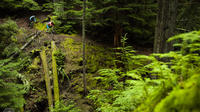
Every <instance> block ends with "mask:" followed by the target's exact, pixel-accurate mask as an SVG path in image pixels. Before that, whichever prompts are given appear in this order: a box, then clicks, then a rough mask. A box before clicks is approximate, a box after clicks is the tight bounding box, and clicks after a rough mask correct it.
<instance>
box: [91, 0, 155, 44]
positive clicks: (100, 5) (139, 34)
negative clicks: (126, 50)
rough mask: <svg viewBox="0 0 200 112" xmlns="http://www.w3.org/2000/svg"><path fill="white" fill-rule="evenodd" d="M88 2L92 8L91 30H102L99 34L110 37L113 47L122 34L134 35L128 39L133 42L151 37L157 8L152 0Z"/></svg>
mask: <svg viewBox="0 0 200 112" xmlns="http://www.w3.org/2000/svg"><path fill="white" fill-rule="evenodd" d="M89 2H91V3H92V8H93V11H92V12H91V13H92V15H93V16H92V18H91V22H90V24H91V26H92V29H95V28H96V29H95V30H96V31H97V30H98V31H101V30H102V32H101V33H104V34H105V35H106V36H107V37H108V36H111V35H112V37H113V39H112V40H113V43H114V46H119V45H120V38H121V35H122V34H123V33H129V34H130V35H134V37H131V38H132V39H131V38H130V39H131V40H134V41H135V39H136V38H141V40H144V38H146V39H148V38H149V37H152V36H153V33H152V32H153V31H154V29H153V27H154V23H155V22H154V20H155V19H154V18H155V15H156V13H155V9H156V7H157V5H156V4H155V3H154V0H148V1H147V0H144V1H141V0H132V1H128V0H103V1H100V0H92V1H90V0H89ZM97 28H98V29H97ZM105 31H106V33H105ZM91 33H93V32H91ZM110 34H111V35H110ZM98 35H99V34H98ZM110 40H111V39H110Z"/></svg>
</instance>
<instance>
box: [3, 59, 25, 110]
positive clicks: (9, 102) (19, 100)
mask: <svg viewBox="0 0 200 112" xmlns="http://www.w3.org/2000/svg"><path fill="white" fill-rule="evenodd" d="M10 61H11V60H10V59H6V60H0V91H1V93H0V108H1V109H4V108H15V109H16V110H19V109H20V108H22V107H23V105H24V103H25V101H24V98H23V94H24V93H25V89H24V85H23V84H20V83H19V82H18V81H19V79H21V78H22V76H21V74H19V73H18V70H19V69H18V66H19V65H20V63H16V62H15V63H13V62H10Z"/></svg>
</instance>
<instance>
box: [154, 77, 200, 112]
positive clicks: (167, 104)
mask: <svg viewBox="0 0 200 112" xmlns="http://www.w3.org/2000/svg"><path fill="white" fill-rule="evenodd" d="M199 89H200V76H199V75H194V76H192V77H191V78H190V79H188V80H187V81H186V82H185V83H183V84H181V85H180V86H179V87H178V88H175V89H174V90H173V91H172V92H171V93H170V94H169V96H167V97H166V98H165V99H163V100H162V101H161V102H160V103H159V104H158V105H157V106H156V108H155V110H154V112H197V111H198V112H199V111H200V102H199V100H200V91H199Z"/></svg>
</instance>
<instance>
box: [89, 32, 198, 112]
mask: <svg viewBox="0 0 200 112" xmlns="http://www.w3.org/2000/svg"><path fill="white" fill-rule="evenodd" d="M199 35H200V33H199V31H194V32H190V33H186V34H180V35H177V36H174V37H172V38H170V39H169V41H174V42H175V44H174V46H176V47H179V50H177V51H171V52H169V53H165V54H152V55H150V56H142V55H131V59H132V60H134V61H132V62H131V63H133V65H134V67H133V69H132V70H129V71H127V72H125V73H124V72H122V71H120V70H117V71H116V70H115V69H113V70H110V69H103V70H100V72H99V73H100V74H99V76H98V77H96V80H97V85H99V87H98V88H97V89H96V90H91V91H90V94H89V96H88V97H89V98H90V99H91V100H93V101H94V104H95V106H96V110H97V111H99V112H117V111H118V112H133V111H134V112H171V111H172V112H175V111H178V112H182V111H186V112H190V111H194V112H195V111H199V110H200V108H199V103H198V100H199V92H198V89H199V75H198V74H199V73H200V70H199V67H200V65H199V60H200V57H199V41H200V38H199ZM124 40H125V39H124ZM120 49H123V48H120ZM126 53H127V52H126ZM126 53H124V54H126ZM120 55H122V56H123V52H122V54H120Z"/></svg>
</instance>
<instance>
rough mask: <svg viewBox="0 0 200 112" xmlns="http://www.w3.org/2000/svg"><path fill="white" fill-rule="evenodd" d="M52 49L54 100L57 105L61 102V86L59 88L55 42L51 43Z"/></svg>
mask: <svg viewBox="0 0 200 112" xmlns="http://www.w3.org/2000/svg"><path fill="white" fill-rule="evenodd" d="M51 48H52V70H53V87H54V99H55V104H56V103H58V102H59V86H58V72H57V64H56V58H55V56H54V55H55V53H56V45H55V42H54V41H52V42H51Z"/></svg>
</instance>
